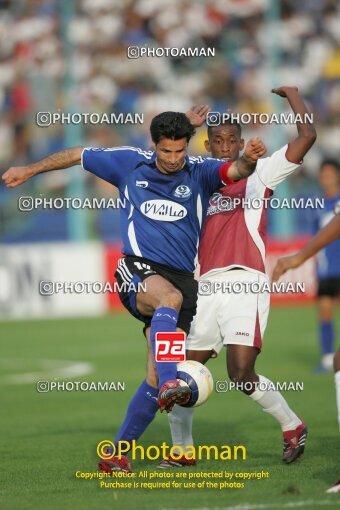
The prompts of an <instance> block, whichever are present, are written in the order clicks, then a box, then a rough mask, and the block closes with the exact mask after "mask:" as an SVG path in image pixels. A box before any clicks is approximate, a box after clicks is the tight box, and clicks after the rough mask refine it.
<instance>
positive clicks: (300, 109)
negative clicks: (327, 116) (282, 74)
mask: <svg viewBox="0 0 340 510" xmlns="http://www.w3.org/2000/svg"><path fill="white" fill-rule="evenodd" d="M272 92H273V93H274V94H277V95H278V96H281V97H285V98H287V100H288V102H289V104H290V106H291V108H292V110H293V112H294V113H295V115H299V116H301V118H302V119H304V116H305V114H308V113H309V111H308V108H307V106H306V104H305V102H304V100H303V99H302V97H301V96H300V94H299V91H298V88H297V87H278V88H275V89H272ZM297 131H298V136H297V137H296V138H295V140H293V141H292V142H289V144H288V149H287V153H286V156H287V159H288V160H289V161H291V162H293V163H300V161H301V160H302V159H303V158H304V156H305V154H306V153H307V152H308V151H309V149H310V148H311V147H312V145H313V143H314V142H315V140H316V131H315V127H314V124H311V123H308V122H297Z"/></svg>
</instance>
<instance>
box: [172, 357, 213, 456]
mask: <svg viewBox="0 0 340 510" xmlns="http://www.w3.org/2000/svg"><path fill="white" fill-rule="evenodd" d="M213 352H214V351H211V350H209V351H193V350H190V351H187V352H186V359H187V361H188V360H194V361H199V362H200V363H202V364H203V365H205V363H206V362H207V361H208V359H210V358H211V356H212V354H213ZM194 410H195V408H194V407H181V406H177V405H176V406H175V407H174V408H173V410H172V412H171V413H169V414H168V418H169V425H170V430H171V438H172V444H173V446H180V447H181V448H182V449H183V451H184V452H185V451H186V448H187V447H189V446H192V445H193V444H194V440H193V437H192V421H193V417H194ZM174 451H175V452H176V453H180V450H178V449H177V450H176V449H175V450H174Z"/></svg>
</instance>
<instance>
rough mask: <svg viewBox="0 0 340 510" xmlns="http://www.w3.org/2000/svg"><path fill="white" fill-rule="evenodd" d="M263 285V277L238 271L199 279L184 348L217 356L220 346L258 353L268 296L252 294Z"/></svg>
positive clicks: (264, 326) (259, 293)
mask: <svg viewBox="0 0 340 510" xmlns="http://www.w3.org/2000/svg"><path fill="white" fill-rule="evenodd" d="M236 282H237V283H236ZM238 282H240V284H239V283H238ZM242 282H244V283H242ZM253 282H254V283H253ZM267 282H268V277H267V276H266V275H265V274H259V273H252V272H250V271H245V270H242V269H235V270H232V271H230V270H229V271H223V272H221V273H215V274H214V275H212V276H207V277H206V278H204V277H203V278H200V280H199V294H198V300H197V313H196V315H195V317H194V319H193V322H192V323H191V328H190V333H189V335H188V337H187V341H186V348H187V349H192V350H196V351H205V350H214V351H215V352H216V354H218V353H219V352H220V350H221V349H222V347H223V345H227V344H238V345H246V346H251V347H257V348H258V349H259V350H261V347H262V338H263V335H264V331H265V329H266V326H267V320H268V314H269V304H270V294H269V292H268V291H265V292H263V291H260V292H256V290H258V289H259V288H261V284H263V283H267ZM231 289H232V290H231ZM249 289H252V291H249ZM254 289H255V292H254Z"/></svg>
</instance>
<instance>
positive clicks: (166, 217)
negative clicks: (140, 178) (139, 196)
mask: <svg viewBox="0 0 340 510" xmlns="http://www.w3.org/2000/svg"><path fill="white" fill-rule="evenodd" d="M140 210H141V212H142V214H144V216H147V217H148V218H150V219H152V220H157V221H178V220H182V219H183V218H185V217H186V215H187V214H188V211H187V209H186V208H185V207H183V205H181V204H177V203H176V202H172V201H171V200H159V199H157V200H147V201H146V202H143V203H142V204H141V206H140Z"/></svg>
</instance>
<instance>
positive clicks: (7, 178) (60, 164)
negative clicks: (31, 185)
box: [2, 147, 83, 188]
mask: <svg viewBox="0 0 340 510" xmlns="http://www.w3.org/2000/svg"><path fill="white" fill-rule="evenodd" d="M82 151H83V147H72V148H71V149H65V150H62V151H60V152H55V153H54V154H50V155H49V156H47V157H46V158H44V159H41V160H40V161H37V162H36V163H31V164H29V165H26V166H12V167H11V168H9V169H8V170H7V172H5V173H4V174H3V175H2V180H3V181H4V183H5V184H6V186H7V188H15V187H16V186H19V185H20V184H23V183H24V182H26V181H28V179H30V178H31V177H33V176H34V175H37V174H40V173H41V172H49V171H50V170H59V169H63V168H69V167H70V166H74V165H79V164H80V162H81V154H82Z"/></svg>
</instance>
